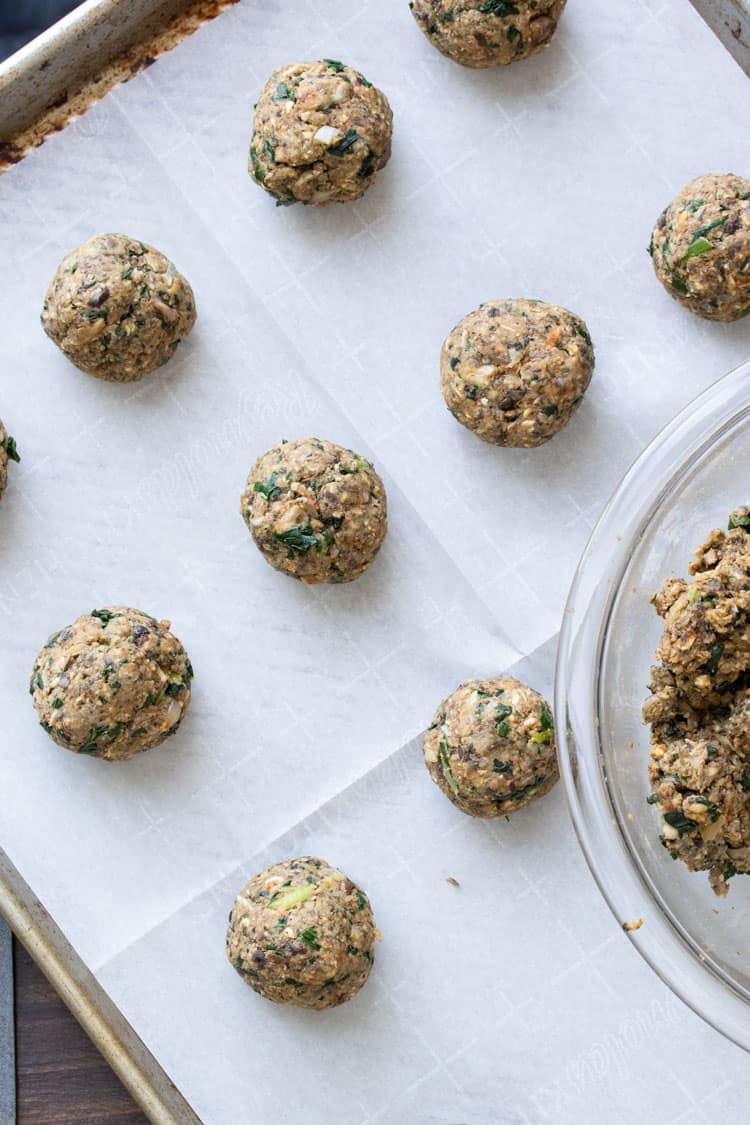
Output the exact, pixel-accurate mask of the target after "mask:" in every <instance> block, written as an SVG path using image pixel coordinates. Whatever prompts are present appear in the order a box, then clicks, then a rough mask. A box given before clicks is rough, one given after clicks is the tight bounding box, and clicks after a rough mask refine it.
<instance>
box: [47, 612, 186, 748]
mask: <svg viewBox="0 0 750 1125" xmlns="http://www.w3.org/2000/svg"><path fill="white" fill-rule="evenodd" d="M192 678H193V669H192V666H191V664H190V661H189V660H188V657H187V653H186V652H185V649H184V648H183V647H182V645H181V644H180V642H179V641H178V640H177V638H176V637H175V636H174V635H173V634H172V633H171V632H170V623H169V621H157V620H156V618H154V617H150V616H149V615H148V614H147V613H141V611H140V610H137V609H129V608H128V607H127V606H109V607H107V608H105V609H94V610H92V611H91V613H86V614H83V616H81V617H79V618H77V619H76V620H75V621H74V622H73V624H72V625H70V626H68V628H67V629H61V630H59V632H57V633H53V634H52V636H51V637H50V638H49V640H48V641H47V643H46V645H45V646H44V648H43V649H42V650H41V652H40V653H39V655H38V656H37V658H36V660H35V661H34V667H33V669H32V672H31V685H30V689H29V690H30V692H31V697H32V700H33V703H34V707H35V708H36V711H37V715H38V717H39V722H40V724H41V725H42V727H44V729H45V730H46V732H47V734H48V735H49V736H50V738H52V739H54V741H55V742H57V743H58V745H60V746H64V747H65V748H66V749H67V750H72V751H73V753H75V754H89V755H90V756H91V757H92V758H103V759H105V761H109V762H116V761H124V760H125V759H126V758H132V757H134V755H136V754H139V753H141V751H143V750H151V749H152V748H153V747H154V746H158V745H159V744H160V743H161V742H163V741H164V739H165V738H167V737H168V736H169V735H172V734H176V733H177V730H178V728H179V726H180V723H181V722H182V720H183V718H184V716H185V713H186V711H187V709H188V706H189V704H190V683H191V680H192Z"/></svg>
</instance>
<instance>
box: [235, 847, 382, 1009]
mask: <svg viewBox="0 0 750 1125" xmlns="http://www.w3.org/2000/svg"><path fill="white" fill-rule="evenodd" d="M377 936H378V935H377V931H376V929H375V922H374V920H373V917H372V910H371V908H370V903H369V900H368V898H367V895H366V894H365V893H364V892H363V891H361V890H360V889H359V887H358V886H357V885H356V884H355V883H353V882H352V881H351V879H348V878H347V877H346V875H344V873H343V872H342V871H339V869H338V868H337V867H331V866H330V865H329V864H328V863H326V862H325V860H322V859H317V858H315V857H314V856H305V857H303V858H300V859H287V860H285V861H284V862H283V863H274V864H272V866H271V867H267V868H266V869H265V871H261V872H260V873H259V874H258V875H255V876H254V877H253V878H252V879H251V880H250V882H249V883H248V884H247V886H246V887H245V888H244V890H242V891H240V893H239V894H238V895H237V898H236V899H235V902H234V906H233V907H232V910H231V912H230V914H229V927H228V929H227V937H226V949H227V956H228V958H229V960H230V961H231V963H232V965H234V967H235V969H236V970H237V972H238V973H239V974H240V976H241V977H242V979H243V980H244V981H245V982H246V983H247V984H249V985H250V987H251V988H252V989H254V990H255V992H258V993H259V994H260V995H261V996H264V997H265V998H266V1000H273V1001H275V1002H276V1003H277V1004H292V1005H294V1006H295V1007H298V1008H316V1009H321V1008H334V1007H336V1006H337V1005H338V1004H343V1003H344V1002H345V1001H347V1000H351V998H352V997H353V996H355V995H356V993H357V992H359V990H360V988H361V987H362V985H363V984H364V983H365V981H366V980H367V978H368V976H369V975H370V970H371V969H372V965H373V960H374V955H375V938H376V937H377Z"/></svg>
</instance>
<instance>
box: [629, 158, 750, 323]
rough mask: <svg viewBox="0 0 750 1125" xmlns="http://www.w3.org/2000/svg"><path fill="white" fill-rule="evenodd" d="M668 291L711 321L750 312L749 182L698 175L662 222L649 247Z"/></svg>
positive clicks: (723, 176)
mask: <svg viewBox="0 0 750 1125" xmlns="http://www.w3.org/2000/svg"><path fill="white" fill-rule="evenodd" d="M649 253H650V254H651V257H652V261H653V264H654V270H655V272H656V276H657V277H658V278H659V281H660V282H661V283H662V285H663V286H664V288H665V289H666V290H667V292H668V293H669V294H670V295H671V296H672V297H674V298H675V300H676V301H679V302H680V304H681V305H684V306H685V308H687V309H690V311H691V312H694V313H696V314H697V315H698V316H702V317H705V318H706V319H708V320H737V319H738V318H739V317H741V316H744V315H745V314H746V313H747V312H750V180H743V179H742V178H741V177H740V176H733V175H709V176H699V177H698V179H697V180H693V181H692V182H691V183H689V184H687V185H686V186H685V187H684V188H683V189H682V191H681V192H679V194H678V195H677V196H675V198H674V199H673V200H672V202H671V203H670V204H669V206H668V207H667V208H666V210H664V211H663V212H662V213H661V215H660V216H659V219H658V220H657V223H656V226H655V227H654V232H653V234H652V236H651V245H650V246H649Z"/></svg>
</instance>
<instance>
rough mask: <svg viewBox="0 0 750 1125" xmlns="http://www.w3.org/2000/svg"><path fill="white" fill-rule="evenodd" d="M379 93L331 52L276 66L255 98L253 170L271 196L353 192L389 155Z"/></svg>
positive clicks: (340, 196)
mask: <svg viewBox="0 0 750 1125" xmlns="http://www.w3.org/2000/svg"><path fill="white" fill-rule="evenodd" d="M392 130H393V114H392V113H391V107H390V105H389V104H388V99H387V98H386V96H385V94H383V93H381V91H380V90H378V89H377V87H375V86H373V84H372V82H368V81H367V79H366V78H365V77H364V75H362V74H360V73H359V71H358V70H354V68H353V67H351V66H345V65H344V64H343V63H340V62H338V61H337V60H336V59H321V60H320V61H319V62H309V63H292V64H291V65H289V66H282V67H280V68H279V69H278V70H275V71H274V72H273V74H272V75H271V77H270V78H269V80H268V82H266V84H265V86H264V87H263V90H262V92H261V95H260V98H259V99H258V102H257V104H256V106H255V116H254V119H253V136H252V140H251V141H250V161H249V171H250V175H251V176H252V178H253V179H254V180H255V181H256V183H259V184H260V185H261V187H263V188H265V190H266V191H267V192H269V193H270V194H271V195H272V196H274V198H275V199H276V201H277V205H281V204H287V203H314V204H317V205H318V206H324V205H325V204H328V203H347V202H350V201H351V200H353V199H359V197H360V196H361V195H364V193H365V191H366V190H367V188H368V187H369V186H370V184H371V183H372V182H373V181H374V179H375V177H376V176H377V174H378V172H379V171H380V169H381V168H384V167H385V165H386V164H387V163H388V160H389V157H390V155H391V133H392Z"/></svg>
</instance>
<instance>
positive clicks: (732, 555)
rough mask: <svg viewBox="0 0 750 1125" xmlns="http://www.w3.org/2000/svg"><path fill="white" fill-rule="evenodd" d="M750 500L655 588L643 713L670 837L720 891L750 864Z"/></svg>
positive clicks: (655, 795)
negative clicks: (656, 627)
mask: <svg viewBox="0 0 750 1125" xmlns="http://www.w3.org/2000/svg"><path fill="white" fill-rule="evenodd" d="M749 530H750V509H749V508H739V509H737V511H735V512H733V513H732V515H731V517H730V520H729V531H728V533H725V532H723V531H719V530H715V531H712V532H711V534H710V535H709V537H708V539H707V540H706V542H705V543H704V544H703V546H702V547H701V548H700V549H699V551H698V552H697V558H696V561H695V562H693V563H692V564H691V565H690V573H691V575H692V576H693V577H692V581H689V582H686V581H684V580H683V579H681V578H670V579H668V580H667V582H666V583H665V584H664V587H663V589H662V590H661V592H660V593H659V594H657V595H656V597H655V598H654V604H655V606H656V610H657V613H659V614H660V616H661V617H663V618H664V630H663V633H662V637H661V641H660V643H659V647H658V649H657V652H656V655H657V658H658V659H659V660H660V661H661V663H660V664H658V665H656V666H655V667H654V668H652V670H651V682H650V684H649V688H650V691H651V697H650V698H649V699H648V700H647V701H646V703H645V704H644V707H643V717H644V719H645V720H646V722H648V723H650V724H651V761H650V766H649V779H650V781H651V786H652V793H651V796H650V797H649V801H650V803H651V804H653V805H655V806H656V808H657V810H658V811H659V813H660V814H661V818H662V825H661V841H662V844H663V845H664V847H665V848H666V849H667V850H668V851H669V853H670V855H671V856H672V857H673V858H674V859H681V860H682V861H683V862H684V863H686V864H687V866H688V868H689V869H690V870H691V871H708V878H709V883H710V884H711V886H712V887H713V889H714V890H715V891H716V893H717V894H719V895H725V894H726V893H727V890H728V880H729V879H730V878H731V877H732V876H733V875H739V874H750V623H749V622H750V534H749Z"/></svg>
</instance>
